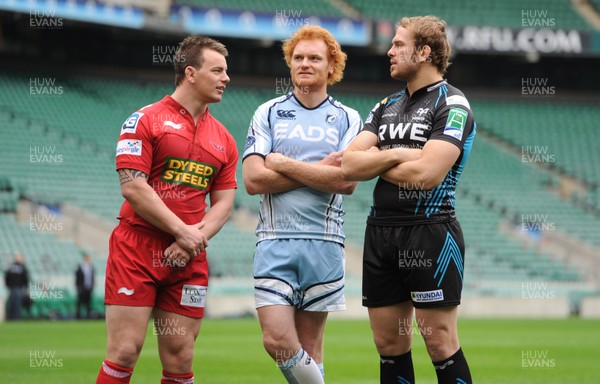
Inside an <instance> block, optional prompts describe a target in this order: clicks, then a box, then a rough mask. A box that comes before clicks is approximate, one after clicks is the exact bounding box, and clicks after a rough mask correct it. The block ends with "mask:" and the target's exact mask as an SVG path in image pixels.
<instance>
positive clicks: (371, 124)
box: [363, 97, 388, 135]
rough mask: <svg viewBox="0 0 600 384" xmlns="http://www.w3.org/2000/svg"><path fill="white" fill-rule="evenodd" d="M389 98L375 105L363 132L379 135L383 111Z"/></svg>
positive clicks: (366, 120)
mask: <svg viewBox="0 0 600 384" xmlns="http://www.w3.org/2000/svg"><path fill="white" fill-rule="evenodd" d="M387 99H388V98H387V97H386V98H385V99H383V100H381V101H380V102H379V103H377V104H375V106H374V107H373V109H371V112H369V115H368V116H367V118H366V119H365V124H364V126H363V131H369V132H373V133H374V134H376V135H377V134H379V120H380V119H381V114H382V112H381V111H383V109H384V108H385V104H386V103H387Z"/></svg>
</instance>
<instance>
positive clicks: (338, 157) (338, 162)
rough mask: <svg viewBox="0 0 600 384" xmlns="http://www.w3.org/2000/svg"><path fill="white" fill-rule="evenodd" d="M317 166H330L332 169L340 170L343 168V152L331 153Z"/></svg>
mask: <svg viewBox="0 0 600 384" xmlns="http://www.w3.org/2000/svg"><path fill="white" fill-rule="evenodd" d="M317 164H320V165H330V166H332V167H338V168H339V167H341V166H342V152H341V151H340V152H331V153H330V154H329V155H327V157H326V158H324V159H323V160H321V161H319V162H318V163H317Z"/></svg>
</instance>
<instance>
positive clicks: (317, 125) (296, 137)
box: [244, 92, 362, 243]
mask: <svg viewBox="0 0 600 384" xmlns="http://www.w3.org/2000/svg"><path fill="white" fill-rule="evenodd" d="M361 129H362V120H361V118H360V115H359V114H358V112H357V111H355V110H354V109H351V108H348V107H346V106H344V105H343V104H342V103H340V102H339V101H336V100H334V99H333V98H332V97H331V96H328V97H327V99H325V100H324V101H323V102H322V103H321V104H320V105H319V106H317V107H315V108H306V107H304V106H303V105H302V104H301V103H300V102H299V101H298V99H296V97H295V96H294V94H293V92H290V93H288V94H287V95H285V96H280V97H277V98H275V99H272V100H270V101H268V102H266V103H264V104H262V105H261V106H260V107H258V109H257V110H256V112H255V113H254V117H253V118H252V122H251V123H250V127H249V128H248V137H247V138H246V147H245V149H244V159H245V158H246V157H248V156H250V155H253V154H256V155H260V156H263V157H265V156H266V155H267V154H269V153H271V152H278V153H281V154H283V155H285V156H288V157H290V158H293V159H295V160H300V161H303V162H308V163H315V162H318V161H320V160H322V159H324V158H325V157H327V155H329V154H330V153H332V152H336V151H343V150H344V149H346V147H347V146H348V144H350V142H351V141H352V139H354V137H355V136H356V135H357V134H358V132H359V131H360V130H361ZM342 200H343V198H342V195H338V194H333V193H327V192H321V191H317V190H316V189H312V188H309V187H302V188H298V189H294V190H291V191H288V192H284V193H275V194H267V195H261V201H260V214H259V221H258V226H257V228H256V235H257V236H258V241H259V242H260V241H262V240H267V239H317V240H327V241H335V242H338V243H343V242H344V238H345V236H344V230H343V228H342V224H343V222H344V220H343V216H344V211H343V209H342Z"/></svg>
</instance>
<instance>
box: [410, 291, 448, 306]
mask: <svg viewBox="0 0 600 384" xmlns="http://www.w3.org/2000/svg"><path fill="white" fill-rule="evenodd" d="M410 297H411V298H412V301H414V302H415V303H430V302H433V301H444V291H443V290H441V289H438V290H436V291H424V292H416V291H415V292H411V293H410Z"/></svg>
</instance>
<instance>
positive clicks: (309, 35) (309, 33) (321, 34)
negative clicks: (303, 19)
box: [282, 25, 347, 85]
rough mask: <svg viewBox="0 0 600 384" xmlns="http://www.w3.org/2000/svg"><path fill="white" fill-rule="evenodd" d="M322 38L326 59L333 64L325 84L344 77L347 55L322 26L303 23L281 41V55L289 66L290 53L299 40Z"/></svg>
mask: <svg viewBox="0 0 600 384" xmlns="http://www.w3.org/2000/svg"><path fill="white" fill-rule="evenodd" d="M317 39H318V40H323V42H324V43H325V45H326V46H327V50H328V51H329V56H328V57H327V60H328V61H329V62H330V63H332V64H333V72H332V73H329V74H328V76H327V84H329V85H333V84H335V83H339V82H340V81H341V80H342V78H343V77H344V68H346V58H347V55H346V53H344V52H343V51H342V47H341V46H340V43H338V42H337V40H336V39H335V37H333V35H332V34H331V32H329V31H328V30H326V29H325V28H323V27H319V26H317V25H305V26H304V27H302V28H300V29H298V30H297V31H296V32H295V33H294V34H293V35H292V37H291V38H289V39H287V40H285V41H284V42H283V46H282V49H283V55H284V57H285V63H286V64H287V66H288V67H290V68H291V64H292V55H293V54H294V49H295V48H296V45H298V43H299V42H300V41H301V40H317Z"/></svg>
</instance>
